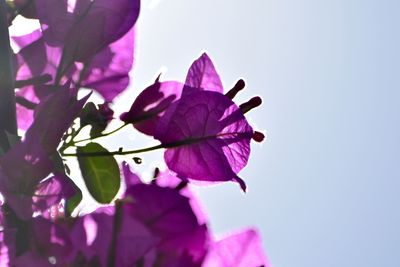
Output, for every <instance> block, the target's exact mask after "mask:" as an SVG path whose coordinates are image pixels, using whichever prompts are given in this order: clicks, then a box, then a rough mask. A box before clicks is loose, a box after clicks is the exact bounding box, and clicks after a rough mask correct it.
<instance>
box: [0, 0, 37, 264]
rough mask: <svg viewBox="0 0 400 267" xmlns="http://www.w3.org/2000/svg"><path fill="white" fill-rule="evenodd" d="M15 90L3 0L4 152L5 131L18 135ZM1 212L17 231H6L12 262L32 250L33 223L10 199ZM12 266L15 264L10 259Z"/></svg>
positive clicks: (0, 91) (0, 122) (0, 134)
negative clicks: (13, 206)
mask: <svg viewBox="0 0 400 267" xmlns="http://www.w3.org/2000/svg"><path fill="white" fill-rule="evenodd" d="M14 89H15V88H14V75H13V65H12V60H11V47H10V36H9V32H8V21H7V6H6V2H5V0H0V146H1V148H2V149H3V151H5V152H6V151H7V150H9V149H10V144H9V142H8V139H7V134H6V132H8V133H9V134H14V135H17V117H16V112H15V92H14ZM2 211H3V216H4V218H5V227H6V228H7V229H16V231H15V232H14V231H4V233H5V236H4V240H5V242H7V245H8V246H9V248H11V249H10V250H9V252H8V253H9V258H10V261H12V260H13V257H14V256H18V255H21V254H23V253H24V252H25V251H27V250H28V249H29V242H28V240H29V236H30V223H29V221H24V220H21V219H19V218H18V216H17V215H16V214H15V212H14V211H13V210H12V209H11V208H10V206H9V205H8V204H7V199H5V203H4V204H3V206H2ZM13 247H14V248H15V251H14V249H13ZM14 253H15V255H14ZM11 265H14V264H13V263H12V262H10V266H11Z"/></svg>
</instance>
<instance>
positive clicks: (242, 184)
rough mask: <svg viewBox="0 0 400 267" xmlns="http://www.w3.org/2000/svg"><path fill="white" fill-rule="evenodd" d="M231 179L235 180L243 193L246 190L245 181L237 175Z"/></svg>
mask: <svg viewBox="0 0 400 267" xmlns="http://www.w3.org/2000/svg"><path fill="white" fill-rule="evenodd" d="M233 181H235V182H237V183H238V184H239V186H240V188H241V189H242V191H243V193H246V191H247V186H246V183H245V182H244V181H243V179H242V178H240V177H239V176H236V177H235V178H234V179H233Z"/></svg>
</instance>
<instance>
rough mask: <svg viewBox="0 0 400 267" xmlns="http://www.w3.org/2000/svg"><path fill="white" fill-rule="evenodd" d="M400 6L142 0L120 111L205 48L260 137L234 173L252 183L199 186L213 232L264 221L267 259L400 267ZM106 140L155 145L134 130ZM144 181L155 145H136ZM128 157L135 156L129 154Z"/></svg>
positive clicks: (320, 265) (300, 265)
mask: <svg viewBox="0 0 400 267" xmlns="http://www.w3.org/2000/svg"><path fill="white" fill-rule="evenodd" d="M399 10H400V2H398V1H394V0H393V1H389V0H381V1H373V0H364V1H361V0H347V1H345V0H325V1H318V0H301V1H299V0H279V1H278V0H248V1H239V0H231V1H228V0H204V1H196V0H164V1H161V0H149V1H146V0H143V9H142V13H141V16H140V18H139V22H138V27H137V29H138V30H137V49H136V63H135V65H136V67H135V69H134V71H133V72H132V85H131V88H130V90H129V91H128V92H126V93H124V94H123V95H122V96H121V97H119V99H117V101H116V102H117V103H118V104H116V105H115V109H116V110H117V111H126V110H127V109H128V108H129V106H130V104H131V103H132V102H133V100H134V98H135V96H136V95H137V94H138V93H139V92H140V90H142V89H143V88H144V87H145V86H147V85H148V84H150V83H151V82H152V81H153V80H154V78H155V77H156V76H157V75H158V73H159V71H160V69H163V70H164V72H165V70H166V69H167V71H166V72H165V74H164V76H163V77H164V78H165V79H176V80H180V81H184V79H185V75H186V72H187V69H188V67H189V66H190V64H191V62H192V61H193V60H194V59H196V58H197V57H198V56H199V55H200V53H201V52H202V51H204V50H206V51H208V53H209V55H210V56H211V58H212V59H213V60H214V62H215V64H216V66H217V69H218V71H219V73H220V75H221V77H222V80H223V82H224V85H225V87H226V88H227V89H228V88H230V87H231V86H232V85H233V84H234V83H235V81H236V80H237V78H239V77H243V78H245V80H246V81H247V88H246V90H245V92H243V93H241V94H240V95H239V97H238V98H237V99H236V101H237V102H238V103H241V102H244V101H246V100H248V99H249V98H251V97H252V96H254V95H260V96H262V97H263V100H264V104H263V106H262V107H261V108H259V109H257V110H255V111H252V112H251V113H250V114H249V116H248V117H249V120H250V121H251V123H252V125H253V126H254V128H256V129H258V130H265V132H266V133H267V140H266V141H265V142H264V144H262V145H257V144H253V146H252V155H251V159H250V162H249V164H248V166H247V167H246V168H245V170H243V171H242V172H241V173H240V176H241V177H242V178H244V180H245V181H246V183H247V185H248V189H249V190H248V193H247V194H245V195H244V194H242V193H241V191H240V188H239V186H237V185H236V184H233V183H230V184H224V185H219V186H214V187H210V188H199V189H198V190H197V191H198V192H199V195H200V197H201V201H202V202H203V203H204V206H205V207H206V209H207V211H208V213H209V217H210V223H211V226H212V228H213V230H214V232H216V233H218V234H222V233H226V232H229V231H234V230H237V229H240V228H244V227H246V226H256V227H258V228H259V229H260V231H261V233H262V236H263V242H264V246H265V248H266V252H267V254H268V256H269V258H270V260H271V262H272V263H273V266H275V267H330V266H332V267H333V266H335V267H336V266H341V267H355V266H363V267H375V266H385V267H392V266H393V267H398V266H400V258H399V257H398V255H399V252H400V251H399V242H400V227H399V225H400V211H399V208H398V203H400V180H399V179H400V167H399V166H400V163H399V156H400V155H399V154H400V142H399V137H400V126H399V125H400V124H399V123H400V119H399V104H400V92H399V89H400V81H399V77H400V75H399V71H400V68H399V62H400V53H399V49H400V38H399V37H398V32H399V26H400V17H399V16H398V11H399ZM122 136H124V138H126V139H128V140H129V142H128V143H125V144H121V143H120V141H121V140H123V139H122V138H116V139H114V140H112V138H109V139H107V140H106V141H107V142H108V145H109V147H110V148H111V147H114V148H116V149H118V147H119V146H121V145H123V146H124V148H125V149H129V148H139V147H146V146H148V145H151V144H153V143H154V141H153V140H151V139H148V138H142V137H139V136H138V134H136V132H135V131H133V130H132V129H126V130H125V131H124V132H123V133H122ZM143 159H144V163H143V164H142V165H140V166H139V165H136V170H137V171H138V172H140V173H143V172H144V173H145V176H146V177H147V178H148V177H149V176H150V174H151V171H152V170H153V168H154V167H155V166H157V165H159V164H160V163H161V162H162V154H161V153H150V154H146V155H143ZM132 164H133V163H132Z"/></svg>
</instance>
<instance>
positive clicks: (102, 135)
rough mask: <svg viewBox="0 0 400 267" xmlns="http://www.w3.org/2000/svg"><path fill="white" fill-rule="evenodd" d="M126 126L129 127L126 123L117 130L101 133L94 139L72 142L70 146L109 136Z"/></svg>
mask: <svg viewBox="0 0 400 267" xmlns="http://www.w3.org/2000/svg"><path fill="white" fill-rule="evenodd" d="M127 125H129V124H128V123H124V124H123V125H121V126H120V127H118V128H117V129H115V130H112V131H111V132H107V133H103V134H101V135H99V136H95V137H89V138H85V139H82V140H77V141H74V142H73V143H72V144H78V143H82V142H85V141H90V140H93V139H97V138H101V137H106V136H109V135H111V134H113V133H116V132H118V131H119V130H121V129H123V128H125V126H127Z"/></svg>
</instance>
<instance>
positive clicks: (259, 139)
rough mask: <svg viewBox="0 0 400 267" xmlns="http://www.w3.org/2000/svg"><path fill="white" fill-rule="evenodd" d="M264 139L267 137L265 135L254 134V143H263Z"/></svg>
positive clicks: (255, 132)
mask: <svg viewBox="0 0 400 267" xmlns="http://www.w3.org/2000/svg"><path fill="white" fill-rule="evenodd" d="M264 139H265V135H264V134H263V133H261V132H257V131H254V133H253V140H254V141H256V142H258V143H261V142H262V141H264Z"/></svg>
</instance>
